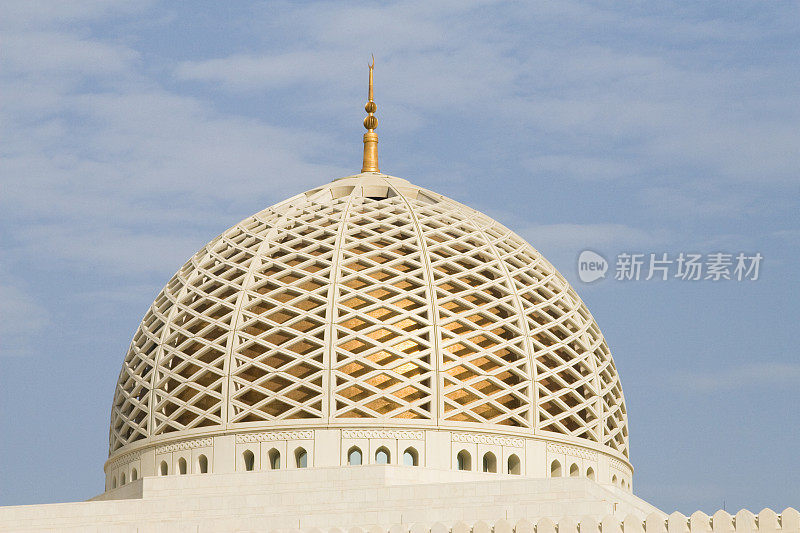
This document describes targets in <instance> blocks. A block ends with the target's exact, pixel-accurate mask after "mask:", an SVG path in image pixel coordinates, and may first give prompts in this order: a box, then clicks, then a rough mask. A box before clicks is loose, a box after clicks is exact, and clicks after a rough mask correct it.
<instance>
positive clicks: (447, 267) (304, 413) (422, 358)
mask: <svg viewBox="0 0 800 533" xmlns="http://www.w3.org/2000/svg"><path fill="white" fill-rule="evenodd" d="M324 432H327V433H325V434H326V435H328V437H325V438H324V439H323V438H322V435H323V433H324ZM331 432H334V433H335V434H334V436H330V435H331V434H332V433H331ZM443 435H445V436H444V437H443ZM226 439H227V440H226ZM320 439H322V440H320ZM370 439H372V441H375V442H374V443H372V444H370V443H371V442H372V441H371V440H370ZM381 439H383V440H381ZM362 441H363V442H364V443H365V444H363V446H362V447H367V448H370V449H372V448H374V446H373V444H374V445H375V446H377V445H378V444H380V443H381V442H384V441H386V443H388V444H386V443H385V446H386V449H387V450H390V449H391V450H394V451H393V454H394V457H397V456H398V455H399V454H401V453H402V450H401V449H400V448H402V447H403V446H404V445H405V444H403V443H408V442H412V443H413V442H416V443H417V444H415V453H418V454H419V461H421V462H422V463H423V464H429V465H434V464H441V465H445V466H447V465H451V466H453V467H456V466H457V467H459V468H461V467H464V465H463V464H462V462H461V459H456V457H455V456H456V454H457V453H459V451H460V448H462V447H465V446H466V447H470V446H471V447H472V448H470V449H471V450H474V451H472V452H471V453H472V454H473V455H475V454H478V455H479V454H481V453H483V452H481V450H482V449H483V448H481V446H484V447H487V446H488V447H489V448H491V447H492V446H496V447H498V448H497V451H496V452H492V453H497V454H502V455H503V459H502V461H504V460H505V458H506V457H508V458H509V459H508V460H509V461H516V460H517V459H519V458H520V457H521V459H522V461H521V462H522V466H521V467H517V472H514V473H519V470H520V469H521V470H522V471H523V472H522V473H526V474H529V475H537V472H538V473H542V472H543V473H544V474H545V475H550V474H553V475H556V473H555V470H551V469H554V468H555V466H554V465H555V462H554V459H553V457H561V458H563V459H561V460H560V461H558V463H559V468H560V465H561V464H563V465H564V468H565V469H566V468H567V464H568V463H569V462H570V461H571V459H570V457H578V458H579V461H580V464H581V465H583V466H579V467H578V468H579V470H580V469H582V470H583V472H587V473H588V472H589V471H591V472H592V473H595V472H604V474H603V475H602V476H601V477H606V478H608V480H610V479H611V476H612V475H613V476H614V477H615V479H616V476H617V475H618V476H619V477H620V479H622V478H623V477H627V478H628V479H629V478H630V475H631V468H630V463H629V462H628V459H627V457H628V433H627V419H626V410H625V402H624V399H623V394H622V389H621V386H620V382H619V378H618V376H617V372H616V369H615V366H614V362H613V360H612V358H611V354H610V352H609V349H608V347H607V345H606V343H605V341H604V339H603V336H602V334H601V332H600V330H599V328H598V326H597V324H596V323H595V321H594V319H593V318H592V316H591V314H590V313H589V311H588V310H587V309H586V307H585V305H584V304H583V302H582V301H581V300H580V298H579V297H578V296H577V294H576V293H575V292H574V290H573V289H572V288H571V287H570V286H569V284H568V283H567V281H566V280H565V279H564V277H563V276H561V274H559V273H558V272H557V271H556V270H555V268H553V266H552V265H551V264H550V263H549V262H548V261H547V260H545V259H544V258H543V257H542V256H541V255H540V254H539V253H538V252H537V251H536V250H535V249H533V248H532V247H531V246H530V245H529V244H528V243H527V242H525V240H523V239H522V238H521V237H519V236H518V235H516V234H515V233H514V232H512V231H510V230H509V229H507V228H506V227H504V226H503V225H501V224H499V223H498V222H496V221H494V220H492V219H491V218H489V217H488V216H486V215H484V214H482V213H479V212H477V211H475V210H473V209H471V208H469V207H466V206H464V205H462V204H460V203H458V202H455V201H453V200H451V199H449V198H446V197H444V196H441V195H439V194H436V193H434V192H431V191H428V190H426V189H423V188H420V187H417V186H415V185H412V184H410V183H409V182H408V181H406V180H404V179H400V178H395V177H390V176H386V175H383V174H379V173H372V172H369V173H362V174H359V175H356V176H351V177H348V178H343V179H339V180H336V181H333V182H332V183H329V184H327V185H325V186H323V187H320V188H317V189H313V190H311V191H308V192H306V193H303V194H299V195H297V196H294V197H292V198H290V199H288V200H286V201H284V202H281V203H279V204H277V205H275V206H273V207H270V208H268V209H265V210H264V211H261V212H260V213H257V214H255V215H253V216H252V217H249V218H247V219H245V220H243V221H242V222H240V223H239V224H237V225H235V226H233V227H232V228H230V229H229V230H227V231H225V232H224V233H223V234H222V235H220V236H219V237H217V238H216V239H214V240H213V241H211V242H210V243H209V244H208V245H206V246H205V247H204V248H203V249H202V250H200V251H199V252H197V253H196V254H195V255H194V256H193V257H192V258H191V259H190V260H189V261H188V262H187V263H186V264H185V265H184V266H183V267H182V268H181V269H180V270H179V271H178V272H177V273H176V274H175V275H174V276H173V277H172V279H170V281H169V282H168V283H167V285H166V287H165V288H164V289H163V290H162V292H161V293H160V294H159V295H158V297H157V298H156V300H155V302H154V303H153V305H152V307H151V308H150V310H149V311H148V312H147V314H146V315H145V317H144V319H143V320H142V323H141V325H140V326H139V329H138V330H137V332H136V334H135V336H134V338H133V341H132V343H131V347H130V350H129V351H128V354H127V356H126V357H125V361H124V363H123V366H122V372H121V373H120V377H119V381H118V384H117V387H116V391H115V394H114V403H113V407H112V414H111V430H110V451H109V455H110V458H109V461H108V462H107V463H106V472H107V475H109V476H111V477H109V478H108V479H112V478H113V476H115V475H116V472H117V471H119V470H120V469H122V470H125V469H128V471H130V468H131V466H130V465H132V464H138V465H139V470H138V472H139V473H145V474H146V473H147V472H155V473H158V466H152V465H158V464H161V465H162V466H161V473H162V474H163V473H165V472H164V465H165V464H166V465H167V470H169V471H171V470H172V469H177V468H179V467H178V466H176V465H177V463H176V461H178V459H179V456H181V453H185V454H187V455H186V457H185V458H184V459H183V461H184V463H183V465H182V466H181V467H180V469H181V470H182V471H186V469H187V468H188V469H189V470H190V471H195V470H194V468H195V467H193V466H192V465H194V464H196V463H197V453H198V450H200V451H203V450H205V451H204V452H203V453H204V455H203V457H204V458H205V460H206V461H208V460H211V461H212V463H213V465H214V466H213V468H214V469H216V470H223V469H225V468H229V469H230V468H232V469H234V470H235V469H238V468H239V467H240V465H244V468H246V469H252V468H253V465H252V464H247V460H245V463H242V462H241V460H240V459H238V458H237V457H238V455H239V454H240V453H242V450H245V448H247V447H248V446H250V447H251V448H252V445H253V443H255V445H256V446H262V445H263V447H262V448H256V449H254V450H253V451H252V452H250V453H253V454H254V455H255V456H256V463H257V464H261V463H260V462H258V461H259V458H260V457H262V456H263V457H264V459H263V461H264V463H265V464H266V462H267V459H266V454H267V451H269V452H270V453H277V451H275V450H278V451H281V453H283V454H284V456H286V457H291V455H292V453H291V452H292V450H293V449H294V448H296V447H297V445H298V444H297V443H300V444H302V445H303V447H304V448H303V450H304V452H305V451H307V456H306V457H305V458H304V459H303V461H304V463H303V465H300V464H299V463H298V464H296V465H295V466H306V464H308V466H312V465H315V466H320V465H325V464H329V463H334V464H336V463H337V461H338V463H339V464H347V461H348V455H347V452H348V449H349V448H348V447H349V446H350V444H351V443H352V442H362ZM225 443H227V444H225ZM265 443H266V444H265ZM398 443H399V444H398ZM459 443H461V444H459ZM392 446H394V447H392ZM332 447H335V448H336V451H335V452H329V451H326V450H328V448H332ZM268 448H269V450H268ZM439 448H442V449H441V450H440V449H439ZM445 448H446V449H445ZM489 448H487V449H489ZM297 449H299V448H297ZM182 450H183V451H182ZM515 450H516V451H515ZM461 451H463V450H461ZM244 453H247V451H246V450H245V451H244ZM365 453H366V454H367V455H370V454H371V452H370V451H368V450H365ZM487 453H488V452H487ZM192 454H194V455H192ZM227 454H230V455H231V457H232V458H228V457H227ZM326 454H327V455H326ZM223 455H224V456H225V457H223ZM512 455H513V457H516V458H517V459H513V458H512V457H511V456H512ZM212 456H213V457H212ZM326 456H330V458H328V459H323V457H326ZM445 456H446V457H445ZM534 456H535V457H534ZM270 457H272V456H270ZM476 457H477V455H476ZM164 458H165V459H164ZM315 458H316V459H315ZM202 460H203V459H201V461H202ZM395 460H396V459H391V460H390V461H391V462H394V461H395ZM186 461H189V466H188V467H187V466H186ZM298 461H299V460H298ZM306 461H307V463H306ZM415 461H416V459H415ZM485 461H486V459H485V458H484V469H485V465H486V463H485ZM251 462H252V461H251ZM289 462H290V461H286V460H284V464H285V466H290V465H288V463H289ZM476 462H477V461H476ZM540 463H541V465H540ZM551 463H552V465H553V466H552V467H551ZM415 464H416V463H415ZM510 464H511V463H510V462H509V465H510ZM225 465H229V466H225ZM589 465H594V466H589ZM603 465H606V466H603ZM272 466H274V464H273V465H272ZM197 468H200V469H201V470H202V468H203V467H197ZM211 468H212V467H210V466H207V467H205V470H203V471H208V470H211ZM508 468H509V471H511V470H512V467H511V466H509V467H508ZM472 469H475V468H472ZM501 470H502V468H501ZM615 472H616V473H615ZM559 473H560V471H559ZM129 475H130V474H129ZM132 475H133V476H135V475H137V472H136V471H134V472H133V474H132ZM139 475H141V474H139ZM565 475H566V473H565ZM629 483H630V481H628V484H629Z"/></svg>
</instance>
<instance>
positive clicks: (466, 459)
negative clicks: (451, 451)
mask: <svg viewBox="0 0 800 533" xmlns="http://www.w3.org/2000/svg"><path fill="white" fill-rule="evenodd" d="M456 465H457V467H458V469H459V470H472V457H471V456H470V454H469V452H468V451H467V450H461V451H460V452H458V455H456Z"/></svg>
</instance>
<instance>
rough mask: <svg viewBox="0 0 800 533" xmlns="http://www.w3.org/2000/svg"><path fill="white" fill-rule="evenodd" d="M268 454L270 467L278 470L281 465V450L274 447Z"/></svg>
mask: <svg viewBox="0 0 800 533" xmlns="http://www.w3.org/2000/svg"><path fill="white" fill-rule="evenodd" d="M267 455H268V456H269V467H270V468H271V469H272V470H278V469H279V468H280V467H281V452H279V451H278V450H276V449H275V448H272V449H271V450H270V451H269V453H268V454H267Z"/></svg>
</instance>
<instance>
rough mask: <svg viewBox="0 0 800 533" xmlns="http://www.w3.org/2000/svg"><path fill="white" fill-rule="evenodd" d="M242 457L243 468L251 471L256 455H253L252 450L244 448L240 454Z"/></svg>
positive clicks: (254, 465)
mask: <svg viewBox="0 0 800 533" xmlns="http://www.w3.org/2000/svg"><path fill="white" fill-rule="evenodd" d="M242 459H244V469H245V470H247V471H248V472H252V471H253V469H254V468H255V467H256V456H255V455H253V452H251V451H250V450H245V451H244V453H243V454H242Z"/></svg>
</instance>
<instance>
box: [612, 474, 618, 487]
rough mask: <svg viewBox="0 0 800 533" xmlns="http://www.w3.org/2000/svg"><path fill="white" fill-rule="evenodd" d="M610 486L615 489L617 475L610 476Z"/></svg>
mask: <svg viewBox="0 0 800 533" xmlns="http://www.w3.org/2000/svg"><path fill="white" fill-rule="evenodd" d="M611 484H612V485H614V486H615V487H616V486H617V475H616V474H614V475H613V476H611Z"/></svg>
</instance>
